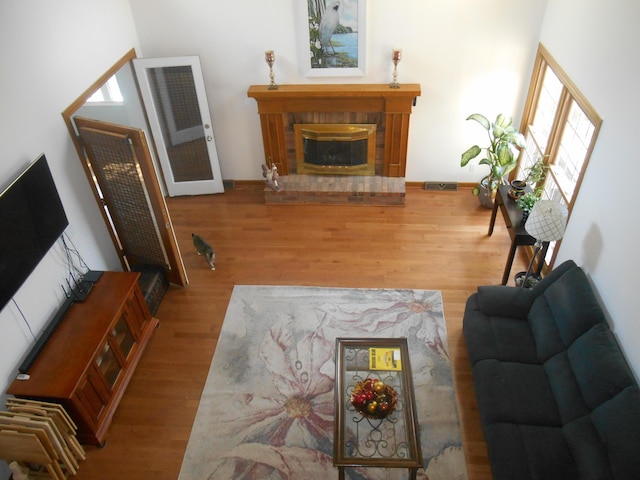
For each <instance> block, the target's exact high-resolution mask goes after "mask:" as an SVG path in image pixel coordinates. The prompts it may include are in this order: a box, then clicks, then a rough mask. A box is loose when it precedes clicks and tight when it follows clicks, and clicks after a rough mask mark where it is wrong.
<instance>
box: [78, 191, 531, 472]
mask: <svg viewBox="0 0 640 480" xmlns="http://www.w3.org/2000/svg"><path fill="white" fill-rule="evenodd" d="M167 203H168V206H169V211H170V213H171V217H172V220H173V223H174V226H175V229H176V232H177V237H178V243H179V245H180V247H181V250H182V256H183V258H184V262H185V266H186V269H187V272H188V275H189V280H190V284H189V286H187V287H185V288H179V287H171V288H170V289H169V291H168V293H167V295H166V296H165V298H164V300H163V302H162V304H161V306H160V308H159V310H158V312H157V317H158V318H159V319H160V327H159V328H158V330H157V331H156V332H155V334H154V336H153V337H152V338H151V341H150V343H149V346H148V348H147V350H146V351H145V353H144V355H143V357H142V360H141V362H140V364H139V366H138V369H137V370H136V372H135V373H134V376H133V378H132V380H131V383H130V384H129V387H128V389H127V391H126V393H125V395H124V397H123V399H122V402H121V404H120V407H119V408H118V410H117V411H116V414H115V417H114V419H113V423H112V426H111V430H110V433H109V437H108V443H107V445H106V447H105V448H102V449H96V448H93V447H88V448H87V450H88V452H87V460H86V461H85V462H83V463H82V465H81V467H80V471H79V474H78V475H77V476H76V477H75V478H77V479H79V480H89V479H90V480H93V479H100V480H104V479H128V480H135V479H154V480H175V479H176V478H177V477H178V473H179V471H180V465H181V463H182V457H183V454H184V451H185V448H186V445H187V440H188V439H189V434H190V431H191V425H192V423H193V420H194V417H195V414H196V410H197V408H198V402H199V397H200V394H201V392H202V389H203V387H204V383H205V379H206V376H207V373H208V370H209V365H210V363H211V358H212V355H213V352H214V349H215V347H216V342H217V339H218V335H219V333H220V329H221V327H222V322H223V319H224V315H225V311H226V307H227V303H228V300H229V298H230V295H231V291H232V289H233V286H234V285H235V284H254V285H260V284H264V285H315V286H336V287H370V288H417V289H433V290H440V291H442V294H443V300H444V312H445V317H446V321H447V330H448V336H449V348H450V353H451V358H452V363H453V369H454V378H455V383H456V391H457V395H458V404H459V411H460V417H461V423H462V431H463V441H464V448H465V452H466V457H467V463H468V469H469V477H470V479H471V480H488V479H490V478H491V473H490V469H489V466H488V461H487V457H486V445H485V443H484V440H483V435H482V431H481V428H480V423H479V418H478V413H477V409H476V403H475V396H474V393H473V386H472V381H471V374H470V367H469V363H468V359H467V356H466V348H465V345H464V340H463V337H462V330H461V329H462V314H463V311H464V306H465V302H466V299H467V297H468V296H469V295H470V294H471V293H472V292H474V291H475V289H476V287H477V286H478V285H484V284H497V283H499V282H500V279H501V278H502V271H503V269H504V264H505V261H506V257H507V250H508V247H509V236H508V234H507V231H506V229H505V227H504V224H503V223H501V221H497V222H496V224H497V226H496V229H495V231H494V234H493V236H491V237H488V236H487V227H488V223H489V217H490V213H491V212H490V211H489V210H487V209H484V208H482V207H480V206H479V205H478V200H477V199H476V198H475V197H474V196H473V195H471V193H470V191H469V190H468V189H464V188H463V189H461V190H460V191H458V192H431V191H425V190H423V189H421V188H408V189H407V195H406V206H404V207H358V206H291V205H285V206H266V205H264V195H263V191H262V188H261V187H260V188H259V187H257V186H246V187H240V188H237V189H236V190H231V191H227V192H226V193H224V194H222V195H210V196H198V197H179V198H173V199H168V200H167ZM192 232H193V233H198V234H200V235H201V236H203V237H204V238H205V239H207V240H208V241H210V243H211V244H212V245H213V246H214V248H215V250H216V253H217V261H216V267H217V269H216V270H215V271H211V270H209V267H208V265H207V264H206V262H205V261H204V259H203V258H202V257H198V256H197V255H196V253H195V250H194V249H193V247H192V245H191V233H192ZM525 269H526V259H525V258H523V257H522V256H521V255H520V254H519V255H517V256H516V261H515V263H514V268H513V270H512V272H517V271H520V270H525ZM215 428H216V426H215V425H211V429H212V430H214V431H215Z"/></svg>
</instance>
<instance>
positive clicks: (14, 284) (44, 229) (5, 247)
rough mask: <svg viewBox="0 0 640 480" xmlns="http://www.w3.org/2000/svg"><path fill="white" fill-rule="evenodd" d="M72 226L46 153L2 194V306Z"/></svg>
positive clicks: (0, 195) (0, 268) (0, 234)
mask: <svg viewBox="0 0 640 480" xmlns="http://www.w3.org/2000/svg"><path fill="white" fill-rule="evenodd" d="M67 225H69V221H68V220H67V215H66V214H65V212H64V208H63V206H62V202H61V201H60V196H59V195H58V190H57V189H56V185H55V183H54V181H53V177H52V176H51V170H49V164H48V163H47V158H46V157H45V155H44V154H42V155H40V157H38V158H37V159H36V160H35V161H34V162H33V163H32V164H31V165H29V167H28V168H27V169H26V170H25V171H24V172H22V173H21V174H20V176H19V177H18V178H17V179H16V180H15V181H14V182H13V183H11V184H10V185H9V186H8V187H7V188H6V189H5V190H4V191H3V192H2V193H1V194H0V309H3V308H4V307H5V306H6V304H7V303H8V302H9V301H10V300H11V298H12V297H13V296H14V295H15V293H16V292H17V291H18V289H19V288H20V287H21V286H22V284H23V283H24V281H25V280H26V279H27V278H28V277H29V275H31V273H32V272H33V270H34V269H35V268H36V266H37V265H38V264H39V263H40V261H41V260H42V258H43V257H44V256H45V255H46V254H47V252H48V251H49V250H50V249H51V247H52V246H53V244H54V243H55V242H56V241H57V240H58V238H60V236H61V235H62V233H63V232H64V229H65V228H66V227H67Z"/></svg>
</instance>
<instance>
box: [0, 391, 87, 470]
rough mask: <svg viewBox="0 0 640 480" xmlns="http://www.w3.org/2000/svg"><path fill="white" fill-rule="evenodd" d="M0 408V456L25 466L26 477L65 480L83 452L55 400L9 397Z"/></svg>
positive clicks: (81, 458) (74, 430)
mask: <svg viewBox="0 0 640 480" xmlns="http://www.w3.org/2000/svg"><path fill="white" fill-rule="evenodd" d="M6 406H7V411H0V458H3V459H5V460H7V462H13V461H15V462H18V464H19V465H20V466H21V467H22V468H24V467H28V469H29V478H51V479H54V480H65V479H67V478H69V477H70V476H73V475H75V474H76V473H77V472H78V468H79V466H80V465H79V462H81V461H82V460H84V459H85V452H84V449H83V448H82V446H81V445H80V443H79V442H78V440H77V438H76V430H77V427H76V425H75V423H74V422H73V420H72V419H71V417H69V415H68V414H67V412H66V411H65V410H64V409H63V408H62V406H60V405H58V404H56V403H48V402H40V401H36V400H26V399H21V398H10V399H8V400H7V402H6Z"/></svg>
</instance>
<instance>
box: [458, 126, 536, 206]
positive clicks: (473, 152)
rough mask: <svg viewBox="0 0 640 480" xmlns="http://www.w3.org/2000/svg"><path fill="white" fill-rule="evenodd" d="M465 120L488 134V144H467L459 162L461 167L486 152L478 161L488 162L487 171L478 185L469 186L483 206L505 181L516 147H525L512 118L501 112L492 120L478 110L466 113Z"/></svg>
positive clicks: (513, 160) (480, 162) (512, 163)
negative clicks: (478, 126)
mask: <svg viewBox="0 0 640 480" xmlns="http://www.w3.org/2000/svg"><path fill="white" fill-rule="evenodd" d="M467 120H474V121H476V122H478V123H479V124H480V125H482V127H483V128H484V129H485V130H486V131H487V135H488V136H489V145H488V146H487V147H479V146H478V145H474V146H472V147H470V148H469V149H468V150H467V151H466V152H464V153H463V154H462V157H461V158H460V166H461V167H465V166H466V165H467V164H468V163H469V162H470V161H471V160H473V159H474V158H476V157H477V156H478V155H480V153H482V151H484V152H486V156H485V157H483V158H482V159H481V160H480V161H479V164H480V165H488V166H489V174H488V175H487V176H486V177H484V178H482V180H480V182H479V184H478V186H477V187H476V188H474V189H473V193H474V195H478V196H479V198H480V203H481V204H482V205H483V206H485V207H487V208H491V207H492V206H493V197H494V195H495V192H496V190H497V189H498V186H499V185H501V184H503V183H505V180H504V178H505V176H506V175H507V174H508V173H509V172H511V170H513V169H514V168H515V167H516V165H517V163H518V158H517V155H516V154H517V152H518V148H525V142H524V136H523V135H522V134H521V133H520V132H518V131H517V130H516V129H515V128H514V127H513V125H512V123H513V119H512V118H511V117H505V116H504V115H503V114H499V115H498V116H497V117H496V120H495V122H493V123H491V122H489V120H487V117H485V116H484V115H481V114H479V113H474V114H472V115H469V116H468V117H467Z"/></svg>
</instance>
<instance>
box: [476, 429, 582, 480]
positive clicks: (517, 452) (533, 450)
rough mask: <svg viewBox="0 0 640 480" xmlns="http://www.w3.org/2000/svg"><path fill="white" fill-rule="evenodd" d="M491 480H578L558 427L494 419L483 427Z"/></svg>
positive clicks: (569, 452)
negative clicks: (501, 421) (500, 421)
mask: <svg viewBox="0 0 640 480" xmlns="http://www.w3.org/2000/svg"><path fill="white" fill-rule="evenodd" d="M484 433H485V437H486V439H487V449H488V453H489V459H490V460H491V469H492V473H493V478H494V480H577V479H578V478H580V477H578V472H577V470H576V467H575V464H574V462H573V456H572V454H571V450H570V449H569V446H568V445H567V442H566V441H565V439H564V435H563V433H562V429H561V428H555V427H541V426H536V425H516V424H512V423H496V424H493V425H488V426H487V427H486V428H485V431H484Z"/></svg>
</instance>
